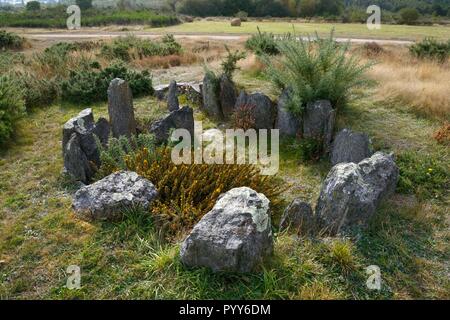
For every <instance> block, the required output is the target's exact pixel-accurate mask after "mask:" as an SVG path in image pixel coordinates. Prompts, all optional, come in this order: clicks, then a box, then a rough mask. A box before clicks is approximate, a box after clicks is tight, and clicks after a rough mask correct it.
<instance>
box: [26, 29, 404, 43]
mask: <svg viewBox="0 0 450 320" xmlns="http://www.w3.org/2000/svg"><path fill="white" fill-rule="evenodd" d="M19 33H20V32H19ZM131 33H132V34H133V35H135V36H137V37H140V38H146V39H154V38H158V37H160V36H161V33H154V32H143V31H135V32H131ZM127 34H130V32H117V31H113V32H104V31H101V32H98V31H92V32H86V31H83V32H77V31H75V32H73V31H70V32H61V31H56V32H23V33H21V35H23V36H26V37H27V38H30V39H36V40H53V41H67V40H88V39H110V38H116V37H120V36H125V35H127ZM173 34H174V36H175V37H176V38H177V39H191V40H222V41H239V40H245V39H247V38H248V37H249V36H250V35H248V34H244V35H231V34H209V33H194V34H193V33H173ZM305 39H306V38H305ZM336 41H338V42H347V41H350V42H351V43H367V42H376V43H378V44H381V45H409V44H411V43H413V42H412V41H406V40H386V39H367V38H366V39H364V38H361V39H360V38H336Z"/></svg>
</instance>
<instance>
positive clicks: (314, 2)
mask: <svg viewBox="0 0 450 320" xmlns="http://www.w3.org/2000/svg"><path fill="white" fill-rule="evenodd" d="M318 5H319V1H318V0H300V4H299V11H300V16H302V17H312V16H314V15H315V14H316V13H317V8H318Z"/></svg>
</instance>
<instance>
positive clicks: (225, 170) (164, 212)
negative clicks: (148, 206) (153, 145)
mask: <svg viewBox="0 0 450 320" xmlns="http://www.w3.org/2000/svg"><path fill="white" fill-rule="evenodd" d="M125 163H126V165H127V168H128V169H129V170H131V171H135V172H137V173H138V174H139V175H141V176H143V177H145V178H147V179H149V180H150V181H151V182H152V183H153V184H154V185H155V186H156V188H157V189H158V192H159V200H158V202H157V203H156V205H155V206H153V208H152V211H151V212H152V214H153V215H154V217H155V220H156V221H157V223H158V224H160V225H161V226H162V227H163V228H164V229H165V230H166V231H168V232H169V234H171V235H175V234H177V233H178V232H180V231H182V230H183V229H186V228H190V227H192V226H193V225H194V224H195V223H197V222H198V221H199V220H200V219H201V217H202V216H203V215H204V214H206V213H207V212H208V211H210V210H211V209H212V207H213V206H214V204H215V202H216V201H217V199H218V197H219V196H220V195H221V194H222V193H224V192H227V191H228V190H230V189H233V188H237V187H243V186H247V187H250V188H252V189H254V190H256V191H258V192H262V193H263V194H265V195H266V196H267V197H268V198H269V199H270V200H271V205H272V206H273V207H274V208H275V207H277V206H279V205H280V203H281V198H280V197H279V195H280V194H281V192H283V191H284V188H283V187H282V186H281V183H280V182H279V181H278V180H277V179H276V178H274V177H273V176H262V175H261V174H260V173H259V170H258V169H257V168H256V167H255V166H252V165H234V164H223V165H207V164H181V165H175V164H174V162H173V161H172V157H171V149H170V148H168V147H162V148H158V149H157V150H156V151H155V152H154V153H152V152H150V151H149V150H148V149H146V148H144V149H142V150H141V151H139V152H137V153H136V154H133V155H129V156H127V157H126V158H125Z"/></svg>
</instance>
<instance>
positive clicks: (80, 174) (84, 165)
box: [64, 133, 93, 183]
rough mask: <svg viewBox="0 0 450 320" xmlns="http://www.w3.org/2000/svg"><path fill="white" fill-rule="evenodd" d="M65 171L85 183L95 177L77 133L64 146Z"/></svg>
mask: <svg viewBox="0 0 450 320" xmlns="http://www.w3.org/2000/svg"><path fill="white" fill-rule="evenodd" d="M64 171H65V172H66V173H67V174H69V175H70V176H72V178H74V179H75V180H77V181H81V182H83V183H89V182H90V180H91V178H92V176H93V170H92V168H91V164H90V163H89V161H88V159H87V157H86V154H85V153H84V152H83V150H81V145H80V139H79V138H78V135H77V134H76V133H72V135H71V137H70V139H69V141H67V143H66V145H65V146H64Z"/></svg>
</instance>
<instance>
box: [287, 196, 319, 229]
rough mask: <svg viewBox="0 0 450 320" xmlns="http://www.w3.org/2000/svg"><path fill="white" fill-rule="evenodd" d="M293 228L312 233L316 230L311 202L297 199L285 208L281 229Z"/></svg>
mask: <svg viewBox="0 0 450 320" xmlns="http://www.w3.org/2000/svg"><path fill="white" fill-rule="evenodd" d="M287 228H291V229H293V230H296V231H301V232H302V234H308V235H311V234H313V233H314V232H315V229H316V224H315V221H314V214H313V211H312V209H311V206H310V205H309V203H307V202H304V201H301V200H300V199H295V200H294V201H292V203H291V204H290V205H289V206H288V207H287V208H286V210H284V213H283V216H282V217H281V221H280V231H282V230H285V229H287Z"/></svg>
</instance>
